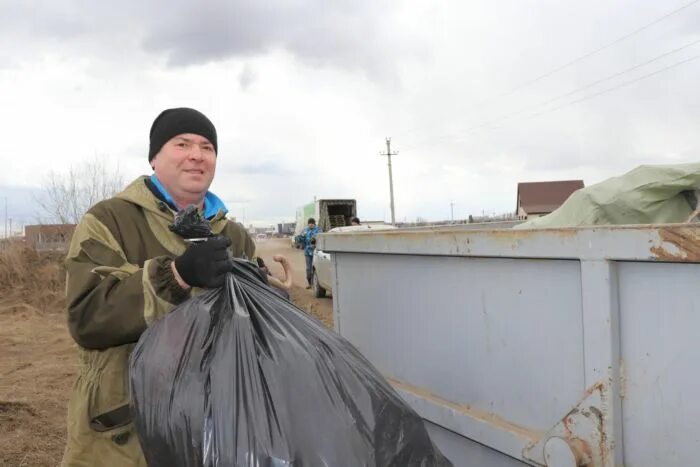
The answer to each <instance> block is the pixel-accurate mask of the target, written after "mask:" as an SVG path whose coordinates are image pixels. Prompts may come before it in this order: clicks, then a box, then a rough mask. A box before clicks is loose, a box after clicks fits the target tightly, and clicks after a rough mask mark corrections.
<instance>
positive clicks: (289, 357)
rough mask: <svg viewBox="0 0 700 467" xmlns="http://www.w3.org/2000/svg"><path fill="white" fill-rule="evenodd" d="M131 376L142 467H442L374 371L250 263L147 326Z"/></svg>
mask: <svg viewBox="0 0 700 467" xmlns="http://www.w3.org/2000/svg"><path fill="white" fill-rule="evenodd" d="M130 376H131V400H132V410H133V414H134V421H135V424H136V428H137V432H138V436H139V440H140V442H141V446H142V448H143V451H144V454H145V456H146V460H147V462H148V465H149V466H151V467H160V466H163V467H165V466H167V467H173V466H187V467H199V466H207V467H209V466H212V467H213V466H221V467H223V466H241V467H243V466H245V467H249V466H250V467H253V466H256V467H257V466H261V467H278V466H279V467H282V466H290V467H316V466H319V467H320V466H339V467H340V466H395V467H411V466H421V467H428V466H451V463H450V462H449V461H448V460H446V459H445V458H444V457H443V456H442V455H441V454H440V452H439V451H438V450H437V448H436V447H435V446H434V445H433V443H432V442H431V440H430V438H429V436H428V433H427V431H426V428H425V426H424V424H423V421H422V420H421V418H420V417H419V416H418V415H417V414H416V413H415V412H414V411H413V410H412V409H411V408H410V407H408V406H407V405H406V404H405V403H404V402H403V400H402V399H401V398H400V397H399V396H398V394H397V393H396V392H395V391H394V390H393V389H392V387H391V386H390V385H389V384H388V383H387V382H386V381H385V380H384V378H382V376H381V375H380V374H379V373H378V372H377V370H376V369H375V368H374V367H373V366H372V365H371V364H370V363H369V362H368V361H367V360H366V359H365V358H364V357H363V356H362V355H361V354H360V353H359V352H358V351H357V350H356V349H355V348H354V347H353V346H352V345H351V344H349V343H348V342H347V341H346V340H344V339H343V338H342V337H340V336H339V335H337V334H336V333H334V332H332V331H331V330H329V329H327V328H325V327H324V326H323V325H322V324H321V323H319V322H318V321H316V320H315V319H313V318H311V317H309V316H308V315H306V314H305V313H304V312H303V311H301V310H299V309H297V308H296V307H295V306H294V305H292V304H291V303H290V302H288V301H287V300H285V299H283V298H281V297H280V296H278V295H277V294H275V293H274V292H273V291H272V290H270V288H269V287H268V286H267V285H265V283H264V281H263V279H262V277H261V276H260V274H259V272H258V269H257V266H256V265H254V264H253V263H250V262H247V261H242V260H235V261H234V263H233V272H232V273H231V274H229V277H228V280H227V283H226V285H225V286H224V287H222V288H220V289H214V290H210V291H207V292H205V293H203V294H201V295H199V296H197V297H195V298H192V299H190V300H188V301H187V302H185V303H183V304H182V305H180V306H179V307H177V308H176V309H175V310H173V311H172V312H171V313H169V314H168V315H167V316H165V317H164V318H162V319H160V320H159V321H158V322H156V323H154V324H153V325H152V326H151V327H150V328H149V329H148V330H147V331H146V332H145V333H144V334H143V336H142V337H141V339H140V341H139V343H138V345H137V346H136V348H135V350H134V352H133V354H132V357H131V362H130Z"/></svg>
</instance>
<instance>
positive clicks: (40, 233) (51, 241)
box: [24, 224, 75, 251]
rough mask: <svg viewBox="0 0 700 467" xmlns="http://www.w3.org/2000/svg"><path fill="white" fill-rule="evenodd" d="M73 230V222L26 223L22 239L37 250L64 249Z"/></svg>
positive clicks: (66, 247) (66, 248)
mask: <svg viewBox="0 0 700 467" xmlns="http://www.w3.org/2000/svg"><path fill="white" fill-rule="evenodd" d="M74 231H75V224H39V225H26V226H25V227H24V239H25V243H26V245H27V246H28V247H31V248H34V249H35V250H37V251H66V250H68V245H70V239H71V237H72V236H73V232H74Z"/></svg>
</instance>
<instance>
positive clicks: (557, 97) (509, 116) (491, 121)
mask: <svg viewBox="0 0 700 467" xmlns="http://www.w3.org/2000/svg"><path fill="white" fill-rule="evenodd" d="M698 43H700V39H696V40H694V41H692V42H689V43H687V44H685V45H682V46H680V47H677V48H675V49H673V50H669V51H668V52H664V53H662V54H660V55H657V56H655V57H654V58H651V59H649V60H647V61H645V62H642V63H639V64H637V65H634V66H631V67H630V68H627V69H625V70H622V71H619V72H617V73H613V74H611V75H608V76H606V77H604V78H600V79H598V80H595V81H593V82H590V83H588V84H585V85H583V86H580V87H578V88H576V89H573V90H571V91H568V92H566V93H564V94H560V95H558V96H556V97H553V98H551V99H548V100H546V101H544V102H542V103H540V104H535V105H530V106H527V107H524V108H522V109H520V110H517V111H516V112H514V113H511V114H505V115H502V116H500V117H498V118H495V119H492V120H489V121H488V122H484V123H481V124H479V125H478V127H476V128H470V131H471V130H473V129H478V128H483V127H485V126H489V125H491V124H493V123H501V122H502V121H503V120H508V119H511V118H513V117H516V116H518V115H520V114H523V113H525V112H527V111H528V110H532V109H536V108H538V107H546V106H548V105H549V104H552V103H553V102H556V101H559V100H561V99H564V98H565V97H569V96H572V95H574V94H577V93H579V92H581V91H585V90H586V89H590V88H592V87H594V86H597V85H599V84H602V83H604V82H606V81H610V80H611V79H614V78H619V77H620V76H623V75H625V74H627V73H629V72H631V71H634V70H637V69H639V68H642V67H644V66H646V65H649V64H651V63H654V62H657V61H659V60H661V59H662V58H666V57H668V56H669V55H673V54H674V53H677V52H680V51H681V50H684V49H687V48H688V47H691V46H693V45H696V44H698Z"/></svg>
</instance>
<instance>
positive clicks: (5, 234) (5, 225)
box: [5, 196, 7, 238]
mask: <svg viewBox="0 0 700 467" xmlns="http://www.w3.org/2000/svg"><path fill="white" fill-rule="evenodd" d="M5 238H7V196H5Z"/></svg>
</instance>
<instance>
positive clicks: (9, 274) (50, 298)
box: [0, 243, 65, 314]
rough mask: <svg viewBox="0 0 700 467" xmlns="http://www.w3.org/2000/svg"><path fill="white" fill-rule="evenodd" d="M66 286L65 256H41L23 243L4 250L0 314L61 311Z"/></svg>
mask: <svg viewBox="0 0 700 467" xmlns="http://www.w3.org/2000/svg"><path fill="white" fill-rule="evenodd" d="M64 285H65V269H64V268H63V256H62V255H60V254H57V253H37V252H36V251H34V250H33V249H31V248H27V247H26V246H24V245H22V244H20V243H16V244H11V245H10V246H9V247H7V248H6V249H3V250H0V314H1V313H4V312H14V311H18V310H22V309H24V310H27V311H33V312H35V313H46V312H55V311H61V310H63V306H64V304H65V292H64Z"/></svg>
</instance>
